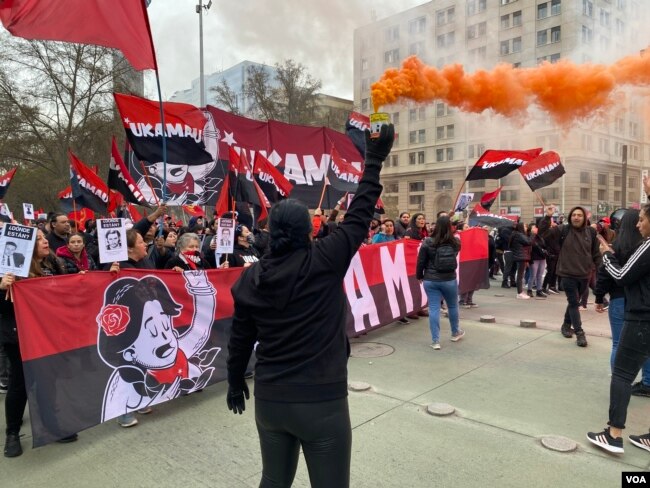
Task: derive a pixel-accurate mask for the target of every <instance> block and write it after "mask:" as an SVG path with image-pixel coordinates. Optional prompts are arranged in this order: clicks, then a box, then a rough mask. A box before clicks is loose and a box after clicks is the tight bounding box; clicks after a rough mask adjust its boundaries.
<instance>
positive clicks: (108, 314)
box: [97, 305, 131, 336]
mask: <svg viewBox="0 0 650 488" xmlns="http://www.w3.org/2000/svg"><path fill="white" fill-rule="evenodd" d="M129 320H131V316H130V315H129V307H126V306H124V305H105V306H104V307H102V309H101V311H100V312H99V315H98V316H97V325H99V326H100V327H101V328H102V329H103V330H104V333H105V334H106V335H107V336H116V335H120V334H121V333H122V332H124V331H125V330H126V326H127V324H128V323H129Z"/></svg>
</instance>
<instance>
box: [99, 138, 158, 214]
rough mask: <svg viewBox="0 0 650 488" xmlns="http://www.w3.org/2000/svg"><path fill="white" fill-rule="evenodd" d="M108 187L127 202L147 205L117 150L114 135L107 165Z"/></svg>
mask: <svg viewBox="0 0 650 488" xmlns="http://www.w3.org/2000/svg"><path fill="white" fill-rule="evenodd" d="M108 187H109V188H110V189H113V190H116V191H118V192H120V193H121V194H122V196H123V197H124V199H125V200H126V201H127V202H129V203H135V204H138V205H144V206H145V207H148V206H149V203H148V202H147V200H146V199H145V198H144V196H143V195H142V193H141V192H140V188H138V185H137V184H136V182H135V181H134V180H133V177H132V176H131V174H130V173H129V170H128V169H127V167H126V165H125V164H124V161H123V160H122V156H120V152H119V151H118V150H117V143H116V142H115V137H113V143H112V148H111V162H110V163H109V165H108Z"/></svg>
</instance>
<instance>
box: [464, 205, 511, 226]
mask: <svg viewBox="0 0 650 488" xmlns="http://www.w3.org/2000/svg"><path fill="white" fill-rule="evenodd" d="M512 224H513V221H512V220H511V219H509V218H508V217H504V216H502V215H497V214H494V213H491V212H490V211H489V210H487V209H485V208H483V207H482V206H481V204H480V203H477V204H476V205H475V206H474V209H473V210H472V212H471V213H470V214H469V225H470V226H475V225H487V226H490V227H504V226H505V227H512Z"/></svg>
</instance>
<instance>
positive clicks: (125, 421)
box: [117, 413, 138, 428]
mask: <svg viewBox="0 0 650 488" xmlns="http://www.w3.org/2000/svg"><path fill="white" fill-rule="evenodd" d="M117 423H118V424H119V426H120V427H124V428H129V427H133V426H134V425H138V419H136V418H135V415H134V414H132V413H127V414H124V415H120V416H119V417H118V418H117Z"/></svg>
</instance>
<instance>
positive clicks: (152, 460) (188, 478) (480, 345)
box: [0, 282, 650, 488]
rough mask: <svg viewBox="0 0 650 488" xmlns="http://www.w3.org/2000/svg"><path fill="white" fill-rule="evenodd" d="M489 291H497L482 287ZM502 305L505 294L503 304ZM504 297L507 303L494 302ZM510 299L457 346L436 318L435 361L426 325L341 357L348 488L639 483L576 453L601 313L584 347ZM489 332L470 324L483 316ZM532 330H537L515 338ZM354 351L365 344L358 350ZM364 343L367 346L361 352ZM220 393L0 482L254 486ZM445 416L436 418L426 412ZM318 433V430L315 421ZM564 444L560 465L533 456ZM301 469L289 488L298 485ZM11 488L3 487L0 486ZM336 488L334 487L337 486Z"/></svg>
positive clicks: (597, 425) (598, 425)
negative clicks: (349, 439) (531, 322)
mask: <svg viewBox="0 0 650 488" xmlns="http://www.w3.org/2000/svg"><path fill="white" fill-rule="evenodd" d="M493 283H495V282H493ZM502 292H504V293H502ZM495 294H496V295H501V294H503V295H504V296H501V297H499V296H495ZM514 296H515V292H514V291H513V290H502V289H501V288H493V289H491V290H483V291H480V292H477V293H476V294H475V299H474V301H475V302H476V303H478V304H479V308H476V309H470V310H462V312H461V319H462V327H463V328H464V329H465V330H466V332H467V335H466V336H465V338H464V339H463V340H461V341H459V342H458V343H452V342H451V341H450V340H449V339H450V331H449V326H448V321H447V320H446V319H444V318H443V319H442V322H441V324H442V327H441V329H442V337H441V339H442V340H441V344H442V349H441V350H440V351H433V350H431V349H430V348H429V347H428V346H429V343H430V342H431V339H430V335H429V330H428V319H420V320H417V321H414V322H412V323H411V324H409V325H400V324H393V325H389V326H387V327H384V328H382V329H380V330H378V331H375V332H372V333H369V334H368V335H366V336H362V337H361V338H358V339H354V340H353V341H352V342H353V349H354V350H355V351H358V352H359V353H360V354H361V353H363V352H372V351H374V350H377V349H378V347H377V346H376V344H378V343H379V344H384V345H386V346H389V347H388V351H390V350H391V349H392V353H391V354H389V355H386V356H383V357H373V358H368V357H352V358H351V359H350V362H349V372H350V374H349V377H350V381H351V382H365V383H367V384H369V385H370V386H371V389H370V390H368V391H366V392H350V396H349V401H350V410H351V417H352V425H353V446H352V450H353V453H352V483H351V486H353V487H367V488H378V487H400V488H401V487H423V488H424V487H434V486H437V487H439V486H442V487H457V486H458V487H499V488H501V487H515V486H516V487H521V486H532V487H537V486H539V487H548V486H559V487H576V486H594V487H616V486H621V472H622V471H634V470H647V469H648V468H650V453H648V452H646V451H643V450H641V449H638V448H636V447H634V446H632V445H631V444H629V443H628V442H627V441H626V442H625V454H623V455H618V456H616V455H609V454H607V453H605V452H604V451H601V450H600V449H598V448H595V447H592V446H591V444H589V442H588V441H587V440H586V438H585V435H586V432H587V431H588V430H601V429H602V428H603V427H604V426H605V423H606V420H607V408H608V397H609V353H610V347H611V340H610V339H609V338H608V337H607V334H608V331H609V326H608V322H607V314H597V313H596V312H595V311H593V305H590V307H591V310H590V311H587V312H583V317H584V324H585V325H584V327H585V329H586V330H587V334H588V336H589V337H588V339H589V347H587V348H579V347H577V346H576V345H575V340H568V339H565V338H564V337H562V335H561V334H560V333H559V327H560V324H561V323H562V315H563V313H564V306H565V303H566V302H565V299H564V297H563V296H561V295H559V296H553V297H551V298H549V299H547V300H544V301H542V300H516V299H515V298H514ZM484 314H490V315H494V316H495V317H496V323H494V324H488V323H481V322H479V321H478V318H479V316H480V315H484ZM521 319H535V320H537V321H538V323H537V328H521V327H519V326H518V324H519V320H521ZM364 343H365V344H364ZM367 343H371V344H367ZM225 392H226V386H225V385H224V384H219V385H215V386H213V387H210V388H208V389H207V390H206V391H205V392H203V393H201V394H194V395H191V396H188V397H183V398H180V399H177V400H175V401H173V402H171V403H170V404H167V405H162V406H160V407H158V408H157V409H156V410H155V412H154V413H152V414H151V415H148V416H139V419H140V424H139V425H138V426H137V427H134V428H131V429H122V428H120V427H118V426H117V425H116V424H115V423H114V422H108V423H106V424H103V425H99V426H97V427H95V428H92V429H89V430H88V431H84V432H82V433H80V436H79V441H78V442H76V443H74V444H67V445H61V444H53V445H49V446H45V447H43V448H39V449H35V450H32V449H29V447H28V446H29V444H30V443H31V437H30V429H29V425H28V424H29V422H28V419H27V418H26V425H25V427H24V429H23V431H24V432H23V434H24V436H23V446H24V447H25V448H26V449H25V453H24V454H23V455H22V456H21V457H19V458H15V459H6V458H2V461H0V462H1V463H2V466H1V468H0V483H2V484H3V486H5V485H6V486H17V487H21V488H22V487H42V486H48V487H52V488H58V487H61V488H63V487H65V488H70V487H86V486H93V487H113V486H115V487H117V486H120V487H123V486H128V487H177V486H191V487H203V486H205V487H207V486H210V487H228V488H230V487H255V486H258V484H259V480H260V471H261V460H260V454H259V446H258V441H257V432H256V429H255V421H254V405H253V402H252V401H251V402H250V403H249V404H248V407H247V410H246V412H245V414H244V415H243V416H235V415H233V414H232V413H230V412H229V411H228V410H227V408H226V405H225ZM432 403H445V404H449V405H451V406H453V407H454V408H455V409H456V411H455V413H454V414H453V415H450V416H446V417H436V416H432V415H430V414H428V413H427V405H430V404H432ZM649 410H650V398H638V397H633V398H632V401H631V404H630V409H629V415H628V422H627V425H628V430H627V431H626V433H642V432H646V431H647V428H648V415H647V414H648V412H649ZM314 421H318V419H314ZM547 435H555V436H563V437H566V438H568V439H570V440H573V441H575V442H576V443H577V444H578V447H577V449H576V450H575V451H573V452H569V453H560V452H556V451H551V450H548V449H546V448H545V447H543V446H542V444H541V442H540V439H541V438H542V437H543V436H547ZM308 480H309V478H308V475H307V470H306V467H305V464H304V461H303V460H302V459H301V460H300V463H299V467H298V473H297V476H296V481H295V483H294V486H296V487H306V486H309V481H308ZM9 483H11V485H10V484H9ZM334 488H335V487H334Z"/></svg>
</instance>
